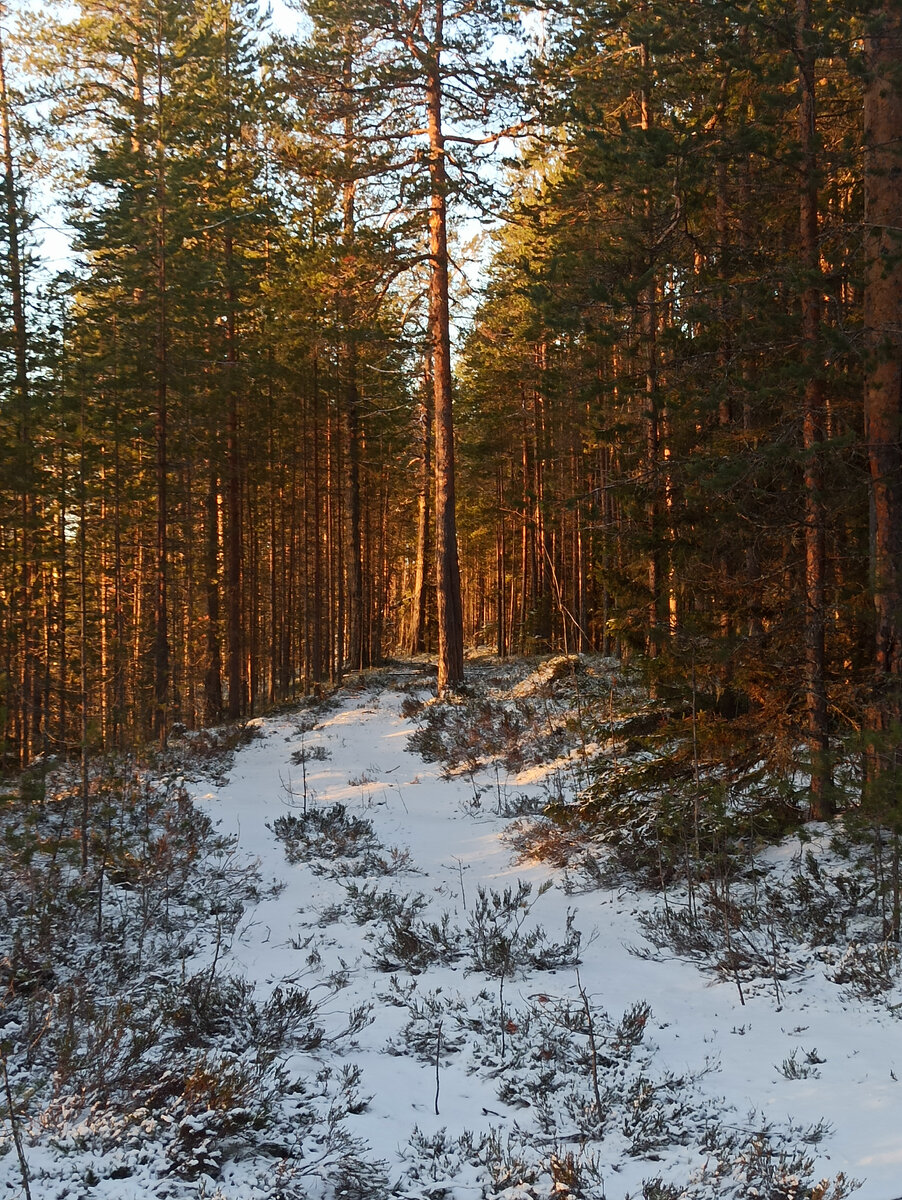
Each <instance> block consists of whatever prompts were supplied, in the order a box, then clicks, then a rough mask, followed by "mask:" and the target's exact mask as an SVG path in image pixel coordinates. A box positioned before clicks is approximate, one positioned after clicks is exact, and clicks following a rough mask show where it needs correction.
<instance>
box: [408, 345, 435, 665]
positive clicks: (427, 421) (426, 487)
mask: <svg viewBox="0 0 902 1200" xmlns="http://www.w3.org/2000/svg"><path fill="white" fill-rule="evenodd" d="M425 384H426V390H427V395H426V396H425V398H424V400H423V405H422V413H421V422H420V423H421V426H422V442H421V444H422V459H421V464H420V494H419V498H418V504H417V548H416V562H415V565H414V580H413V596H412V598H411V602H410V623H409V625H408V631H407V640H406V650H407V652H408V654H419V653H420V652H421V651H423V650H425V648H426V598H427V576H428V566H427V564H428V561H429V517H430V510H431V507H432V505H431V504H430V497H429V493H430V489H431V487H432V406H431V403H430V400H431V398H430V396H429V395H428V390H429V388H430V386H431V384H432V372H431V369H430V368H429V367H428V366H427V368H426V380H425Z"/></svg>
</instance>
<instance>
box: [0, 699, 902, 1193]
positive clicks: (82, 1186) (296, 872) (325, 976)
mask: <svg viewBox="0 0 902 1200" xmlns="http://www.w3.org/2000/svg"><path fill="white" fill-rule="evenodd" d="M383 682H384V681H383ZM404 699H405V695H404V693H403V692H402V691H400V690H395V689H394V688H393V687H391V686H383V687H380V686H378V685H377V684H376V683H375V681H374V682H373V683H372V684H370V685H368V686H361V687H359V688H358V689H357V690H353V689H345V690H344V691H342V692H341V693H339V696H338V698H337V700H336V701H335V702H333V703H332V704H331V705H329V706H322V707H320V708H319V709H314V710H311V709H299V710H298V711H296V712H294V713H287V714H283V715H280V716H276V717H271V718H266V719H261V720H259V721H257V722H255V725H256V729H257V732H258V734H259V736H258V737H257V738H256V739H255V740H253V741H251V742H250V744H249V745H247V746H245V747H244V748H242V749H241V750H240V751H239V752H238V753H237V754H236V756H235V759H234V762H233V766H232V769H231V773H230V776H229V778H228V779H227V780H225V779H219V780H218V781H217V782H213V781H210V780H208V781H206V782H204V783H194V784H191V785H190V786H191V788H192V790H193V792H194V795H195V799H196V802H197V804H198V805H199V806H200V808H201V809H202V810H203V811H204V812H206V813H207V814H208V815H209V817H210V818H211V819H212V821H213V822H214V823H215V824H216V826H217V827H218V829H219V831H220V832H221V833H223V834H224V835H234V837H235V838H236V844H235V845H234V846H233V847H232V849H231V850H230V851H229V862H228V863H227V864H225V865H224V866H223V868H222V870H223V872H227V870H229V869H231V866H230V864H235V867H236V870H237V871H239V874H240V869H243V867H242V864H245V863H246V862H247V861H249V860H253V861H255V862H256V870H257V872H258V875H259V883H258V885H256V886H254V887H253V888H251V889H248V888H247V887H245V889H244V891H243V892H242V896H241V899H242V902H243V912H242V915H241V919H240V922H239V923H238V925H237V928H235V930H234V932H227V933H226V934H225V935H224V936H222V937H220V936H219V935H217V936H216V937H207V938H206V940H200V941H199V942H198V944H197V945H196V946H193V947H192V948H191V950H190V952H189V951H188V950H187V949H186V951H185V954H186V955H188V954H189V953H190V955H191V961H190V972H191V974H192V975H194V976H195V977H196V978H200V979H202V980H207V981H208V983H207V984H206V985H205V987H206V991H209V990H210V988H211V987H212V986H213V984H214V983H215V982H216V981H220V980H221V981H228V980H234V979H237V980H239V988H240V980H242V979H243V980H246V981H247V983H248V985H249V986H250V988H252V989H253V992H254V993H255V995H256V998H257V1001H258V1003H259V1005H260V1006H261V1009H262V1006H264V1005H265V1004H266V1003H267V1002H270V1003H275V1004H276V1006H277V1008H278V1004H279V1003H281V999H280V997H284V996H287V995H289V994H290V993H291V989H293V988H294V989H302V990H303V991H305V992H306V993H309V997H310V1000H311V1001H312V1002H313V1005H314V1012H313V1014H312V1016H311V1017H310V1028H311V1029H312V1028H313V1025H316V1026H317V1027H321V1031H320V1032H317V1033H316V1034H315V1035H312V1034H311V1035H310V1036H308V1037H307V1039H306V1041H304V1040H303V1039H299V1040H297V1042H296V1044H295V1048H294V1049H291V1048H290V1045H289V1048H288V1049H287V1050H283V1051H282V1052H281V1058H278V1057H277V1058H276V1059H275V1067H267V1069H268V1070H269V1069H272V1070H274V1071H276V1072H277V1073H276V1075H275V1076H274V1077H275V1078H277V1079H278V1087H277V1088H276V1091H275V1095H274V1096H273V1098H272V1100H271V1104H272V1106H273V1107H274V1110H276V1115H275V1117H274V1118H273V1120H272V1122H271V1128H270V1130H269V1131H266V1130H264V1131H263V1132H261V1133H260V1134H259V1136H256V1140H254V1138H246V1139H245V1140H244V1141H241V1139H236V1140H235V1142H234V1145H226V1144H224V1143H223V1144H221V1145H220V1144H219V1142H220V1141H221V1140H222V1132H221V1131H222V1128H223V1121H222V1113H221V1112H220V1113H219V1114H215V1113H212V1112H211V1113H209V1114H204V1113H203V1112H200V1113H196V1112H195V1113H194V1114H193V1115H190V1116H187V1117H184V1118H183V1119H182V1120H181V1124H180V1125H179V1129H180V1130H181V1135H180V1136H181V1137H182V1141H183V1142H184V1143H185V1145H187V1146H188V1147H189V1150H190V1148H191V1147H194V1148H195V1153H196V1157H195V1159H193V1160H192V1162H193V1163H194V1166H193V1168H192V1170H190V1171H188V1172H187V1173H186V1172H185V1171H179V1170H173V1166H172V1156H171V1153H169V1156H168V1157H167V1153H164V1150H163V1146H164V1141H163V1140H161V1139H164V1137H165V1136H168V1135H167V1123H168V1124H169V1125H170V1126H171V1122H172V1121H173V1117H172V1116H170V1115H168V1114H167V1113H166V1112H165V1110H157V1109H154V1108H153V1107H150V1108H147V1107H144V1108H141V1109H140V1110H138V1111H137V1113H136V1114H131V1115H130V1116H127V1117H121V1118H120V1117H117V1116H114V1115H111V1114H110V1113H109V1112H107V1111H106V1110H103V1109H102V1108H101V1107H100V1106H98V1105H94V1106H93V1107H92V1108H90V1109H89V1110H87V1111H85V1110H84V1109H80V1108H79V1105H78V1102H77V1097H76V1098H74V1099H72V1100H71V1102H70V1101H66V1102H65V1103H64V1105H63V1107H65V1104H66V1103H68V1104H69V1105H70V1110H71V1111H69V1110H67V1111H66V1112H63V1113H62V1114H61V1113H59V1112H57V1113H56V1114H55V1116H54V1119H53V1120H52V1121H51V1120H50V1118H49V1117H47V1116H46V1114H45V1116H44V1117H42V1119H41V1122H40V1123H39V1124H37V1125H35V1124H33V1125H32V1126H30V1127H29V1128H28V1129H27V1130H25V1131H24V1138H25V1144H24V1150H25V1154H26V1157H27V1159H28V1166H29V1169H30V1172H31V1179H32V1184H31V1194H32V1197H33V1198H34V1200H38V1197H40V1198H41V1200H45V1198H47V1200H50V1198H51V1197H53V1198H55V1197H59V1198H61V1200H62V1198H63V1197H65V1198H66V1200H69V1198H70V1197H71V1198H72V1200H81V1198H82V1197H83V1198H84V1200H88V1198H89V1197H90V1198H98V1200H132V1198H134V1200H138V1198H139V1197H160V1198H162V1197H171V1198H172V1200H175V1198H177V1197H185V1196H198V1197H205V1198H208V1200H212V1198H213V1197H219V1198H222V1200H300V1198H301V1197H304V1198H305V1200H306V1198H308V1197H309V1198H310V1200H314V1198H316V1197H320V1196H324V1197H332V1196H345V1197H355V1196H356V1197H360V1198H363V1197H366V1200H377V1198H378V1197H381V1196H387V1195H389V1194H391V1195H397V1196H400V1197H409V1198H411V1200H426V1198H427V1197H429V1198H433V1197H434V1198H436V1200H437V1198H439V1197H447V1198H449V1200H472V1198H474V1197H475V1198H501V1197H503V1198H504V1200H526V1198H527V1197H532V1198H534V1200H538V1198H539V1197H549V1196H556V1197H558V1200H561V1198H564V1197H568V1196H571V1197H573V1198H574V1200H575V1198H576V1197H580V1196H582V1197H586V1198H588V1200H627V1198H631V1200H643V1198H644V1200H680V1198H683V1197H685V1198H686V1200H690V1198H691V1200H707V1198H709V1197H712V1198H713V1197H717V1196H723V1197H731V1198H732V1197H735V1198H739V1197H743V1198H745V1197H749V1198H750V1197H758V1200H833V1198H834V1197H841V1196H842V1195H844V1194H847V1193H846V1191H845V1190H844V1189H843V1187H842V1186H838V1187H836V1188H835V1189H834V1188H833V1187H832V1185H831V1186H829V1187H825V1189H823V1190H821V1189H818V1188H817V1186H816V1182H817V1180H820V1179H824V1180H830V1181H834V1180H837V1179H839V1177H840V1176H841V1175H844V1176H845V1177H846V1179H847V1180H848V1181H852V1180H859V1181H861V1186H860V1190H859V1191H858V1192H857V1193H856V1194H857V1195H859V1196H860V1197H861V1200H896V1198H898V1197H900V1196H902V1134H900V1131H899V1114H900V1111H902V1105H900V1090H899V1089H900V1083H899V1078H900V1077H902V1045H900V1040H899V1026H898V1019H897V1016H896V1015H895V1011H894V1009H893V1008H892V1007H891V1006H890V1005H887V1004H883V1005H882V1006H879V1005H877V1004H873V1003H870V1002H865V1001H861V1000H859V999H856V998H854V997H852V996H851V994H850V993H848V992H846V991H844V990H843V989H842V988H840V987H839V986H837V985H836V984H835V983H832V982H830V981H829V980H828V978H827V976H826V972H825V971H824V970H823V969H821V968H820V966H819V964H818V963H817V961H816V959H815V958H812V959H811V960H810V963H809V965H808V966H807V967H806V969H805V970H804V972H803V973H802V974H801V975H798V976H796V977H794V978H793V979H792V980H790V981H784V983H783V985H782V987H780V988H779V990H778V993H777V994H775V991H774V990H773V989H771V988H770V987H769V986H752V987H747V988H745V989H744V991H743V994H742V996H740V993H739V990H738V989H737V987H736V986H735V985H734V984H733V983H732V982H729V981H722V980H718V979H712V977H711V976H710V975H707V974H703V973H702V972H701V971H700V970H699V969H698V968H697V967H696V966H695V965H692V964H690V963H688V962H684V961H680V960H678V959H676V958H672V957H671V958H668V957H667V956H666V955H655V956H650V955H648V954H647V953H646V954H644V955H643V954H642V953H636V952H635V951H636V950H637V949H639V950H641V948H642V947H643V946H644V947H646V949H647V943H646V942H645V941H644V938H643V930H642V925H641V921H640V918H641V917H642V915H643V914H647V913H649V912H652V911H653V910H655V908H656V907H658V906H660V904H661V903H662V901H661V899H660V898H659V897H655V896H652V895H650V894H646V893H642V892H639V891H636V890H633V889H630V888H625V887H624V888H619V889H617V888H608V889H605V888H598V889H595V890H576V889H575V888H574V886H573V881H572V880H568V877H567V875H566V873H565V872H562V871H559V870H555V869H553V868H551V867H549V866H548V865H546V864H541V863H536V862H518V861H517V858H516V854H515V852H514V850H513V849H512V846H511V842H510V840H509V838H508V837H506V836H505V835H506V832H508V831H509V829H510V824H511V822H510V820H509V819H508V818H506V817H503V816H501V815H499V811H498V810H503V809H505V808H506V807H507V806H508V801H509V800H511V798H513V797H517V800H518V803H520V804H521V805H522V804H523V803H526V804H527V805H528V803H529V800H530V798H533V799H534V800H535V801H536V804H537V805H538V803H539V802H540V801H541V799H542V798H543V796H546V795H547V794H548V790H549V789H550V788H555V789H557V788H558V787H559V786H560V770H559V768H560V764H557V767H556V766H555V765H554V764H552V765H550V766H545V767H540V766H536V765H535V764H533V765H530V766H525V767H524V769H523V771H522V772H521V773H520V774H519V775H508V774H507V772H506V771H504V770H501V769H496V765H495V764H494V763H490V764H489V765H488V766H483V767H478V766H476V765H475V764H474V763H471V764H470V767H469V768H468V769H464V770H462V771H460V772H459V773H456V774H455V773H449V772H447V771H445V770H443V769H442V767H441V766H440V765H439V764H437V763H427V762H424V761H423V759H422V758H421V757H419V756H418V755H417V754H415V753H413V752H411V751H410V750H409V749H408V740H409V738H410V735H411V733H412V732H413V729H414V726H413V724H412V722H411V721H410V720H407V719H405V717H404V716H403V715H402V704H403V702H404ZM555 771H557V774H555ZM336 806H341V807H340V808H337V807H336ZM794 853H795V849H794V847H793V845H791V844H790V843H786V844H784V845H783V846H781V847H778V848H777V849H775V850H774V851H772V852H771V858H772V860H773V861H774V862H777V863H779V862H785V864H786V865H787V866H788V865H791V860H792V857H793V855H794ZM223 877H225V876H223ZM222 928H225V929H227V930H231V928H232V927H231V926H227V925H223V926H222ZM577 934H578V939H577ZM170 969H171V968H170ZM162 971H163V969H162V968H161V972H162ZM181 971H182V975H183V977H184V975H185V972H186V966H185V959H184V958H183V960H182V965H181ZM163 974H165V972H163ZM162 977H163V976H162V974H161V978H162ZM230 986H231V985H230ZM251 1024H253V1022H251ZM243 1028H244V1027H243V1026H240V1027H239V1023H238V1019H237V1017H236V1019H235V1028H234V1030H233V1033H232V1037H231V1040H232V1042H233V1043H234V1042H235V1041H236V1040H237V1041H238V1042H240V1039H241V1038H242V1037H244V1036H245V1034H244V1033H242V1032H241V1030H242V1029H243ZM247 1036H248V1037H250V1034H248V1035H247ZM255 1036H256V1035H255ZM241 1049H242V1046H241V1045H240V1044H239V1045H238V1046H237V1050H238V1052H239V1053H240V1051H241ZM248 1053H249V1054H250V1048H249V1050H248ZM165 1067H166V1064H165V1063H161V1064H160V1070H161V1073H162V1072H164V1069H165ZM248 1069H249V1070H251V1069H252V1064H250V1060H249V1068H248ZM206 1116H210V1118H211V1121H212V1119H213V1118H214V1117H216V1118H217V1121H218V1124H211V1126H210V1130H211V1131H213V1132H210V1134H209V1136H207V1129H206V1125H205V1121H206ZM227 1124H228V1123H227V1122H226V1126H227ZM215 1131H218V1132H215ZM227 1140H228V1139H226V1141H227ZM4 1144H5V1147H6V1153H5V1155H2V1156H0V1187H3V1186H5V1191H4V1194H6V1195H11V1196H12V1195H16V1194H17V1193H18V1194H20V1193H21V1177H20V1170H19V1167H18V1164H17V1160H16V1155H15V1153H14V1152H13V1147H12V1145H11V1142H10V1141H9V1140H8V1139H7V1141H6V1142H5V1143H4ZM169 1146H170V1150H171V1141H170V1143H169ZM203 1155H206V1156H207V1157H206V1158H204V1157H203ZM806 1159H808V1160H810V1161H808V1162H806V1161H805V1160H806ZM750 1160H754V1161H753V1162H752V1165H751V1166H749V1162H750ZM192 1175H193V1176H194V1178H193V1179H192V1178H191V1176H192ZM186 1176H187V1177H186ZM794 1179H795V1182H794Z"/></svg>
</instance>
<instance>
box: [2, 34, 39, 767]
mask: <svg viewBox="0 0 902 1200" xmlns="http://www.w3.org/2000/svg"><path fill="white" fill-rule="evenodd" d="M3 51H4V46H3V41H2V34H0V129H2V134H3V175H4V200H5V210H6V211H5V213H4V224H5V226H6V252H7V279H8V286H9V289H10V300H11V307H12V318H13V349H14V357H15V390H16V427H17V428H16V433H17V440H18V444H19V447H18V449H19V453H18V464H17V465H18V472H17V473H19V479H20V488H19V497H18V507H19V519H20V522H21V531H20V532H21V561H20V564H19V566H20V576H19V588H18V595H17V596H16V608H17V609H18V614H17V615H18V619H19V636H20V641H21V672H20V675H19V679H18V685H19V696H18V702H19V717H18V721H19V747H18V749H19V761H20V763H21V764H22V765H23V766H24V765H25V764H26V763H27V762H28V760H29V759H30V757H31V754H32V750H33V741H34V740H35V739H34V734H35V731H36V729H37V728H38V727H39V723H40V712H39V706H38V705H37V704H36V697H37V692H36V689H37V661H36V655H35V647H34V628H33V626H34V621H33V612H32V608H33V602H34V563H33V561H32V557H33V547H32V535H33V532H34V528H33V527H34V524H35V520H34V517H35V514H34V495H33V491H32V478H33V470H34V463H33V455H34V452H33V447H32V431H31V397H30V389H29V377H28V329H27V327H26V323H25V298H24V282H23V276H22V256H21V247H20V240H21V214H20V212H19V202H18V197H17V195H16V175H15V164H14V161H13V147H12V133H11V129H10V102H9V93H8V91H7V86H6V66H5V60H4V53H3Z"/></svg>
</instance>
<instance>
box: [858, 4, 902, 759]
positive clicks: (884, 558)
mask: <svg viewBox="0 0 902 1200" xmlns="http://www.w3.org/2000/svg"><path fill="white" fill-rule="evenodd" d="M865 50H866V60H867V70H868V78H867V86H866V90H865V103H864V133H865V213H864V229H865V293H864V326H865V337H866V345H867V352H868V360H867V377H866V382H865V427H866V436H867V446H868V462H869V467H870V477H871V501H872V510H873V542H872V564H871V570H872V586H873V590H874V607H875V615H876V645H875V702H874V714H873V723H874V725H875V727H876V728H877V729H881V730H886V729H888V728H889V727H890V726H892V725H893V724H894V723H897V722H898V721H899V720H900V718H902V232H900V231H902V81H900V62H902V5H900V4H899V3H898V0H884V3H883V4H882V5H880V6H879V7H878V8H877V9H876V10H875V11H874V13H873V15H872V19H871V25H870V28H869V30H868V34H867V38H866V47H865ZM885 765H886V760H885V759H884V758H883V757H882V756H881V755H880V753H879V752H878V753H876V754H875V755H874V757H873V760H872V763H871V768H872V771H873V772H874V773H879V772H880V770H881V769H882V768H883V767H884V766H885Z"/></svg>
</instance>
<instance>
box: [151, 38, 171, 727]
mask: <svg viewBox="0 0 902 1200" xmlns="http://www.w3.org/2000/svg"><path fill="white" fill-rule="evenodd" d="M156 55H157V59H156V62H157V88H156V117H157V144H156V214H155V216H156V230H155V233H156V264H155V266H156V288H157V295H156V304H157V314H156V315H157V329H156V355H155V356H156V414H155V422H154V440H155V445H156V578H155V581H154V582H155V598H154V645H153V694H154V706H153V732H154V736H155V737H156V738H157V740H158V741H160V742H163V741H165V739H166V726H167V722H168V717H169V683H170V674H171V668H170V653H169V609H168V577H169V545H168V543H169V496H168V479H169V463H168V451H167V425H168V388H169V344H168V339H169V323H168V311H167V280H166V233H167V230H166V224H167V211H166V208H167V195H166V147H165V144H164V129H163V105H164V92H163V64H162V33H161V31H160V30H159V28H158V31H157V46H156Z"/></svg>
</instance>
